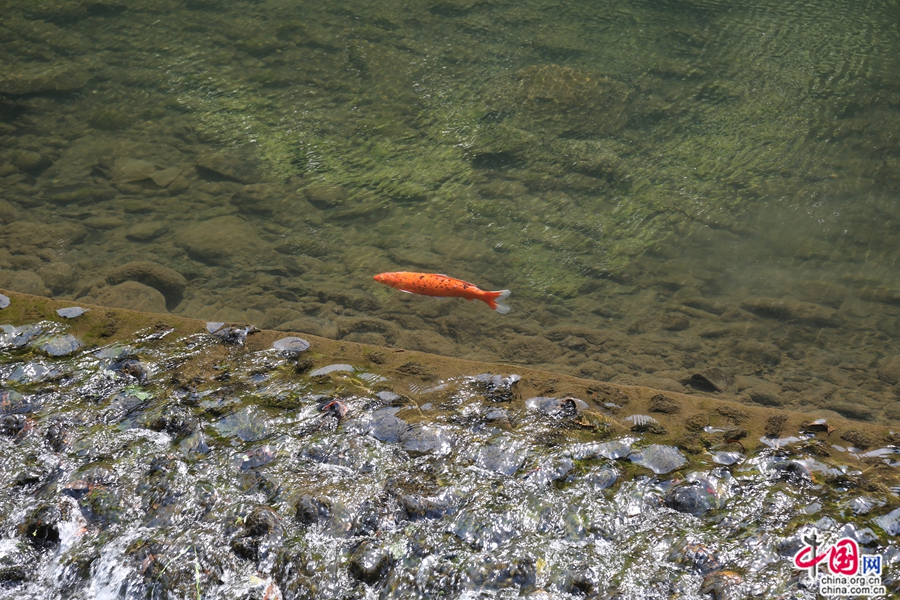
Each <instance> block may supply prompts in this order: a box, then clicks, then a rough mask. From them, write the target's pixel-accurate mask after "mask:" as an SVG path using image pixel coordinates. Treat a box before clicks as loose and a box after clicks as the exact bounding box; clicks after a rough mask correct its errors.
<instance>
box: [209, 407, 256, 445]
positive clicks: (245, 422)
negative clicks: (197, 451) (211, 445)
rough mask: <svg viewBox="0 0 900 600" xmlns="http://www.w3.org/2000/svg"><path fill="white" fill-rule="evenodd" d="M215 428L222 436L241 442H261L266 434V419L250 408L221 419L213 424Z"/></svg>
mask: <svg viewBox="0 0 900 600" xmlns="http://www.w3.org/2000/svg"><path fill="white" fill-rule="evenodd" d="M215 428H216V429H217V430H218V432H219V434H221V435H222V436H224V437H228V438H233V439H236V440H240V441H242V442H255V441H258V440H261V439H263V438H264V437H266V434H267V433H268V425H267V424H266V419H265V418H264V417H263V416H262V415H259V414H258V413H257V412H256V411H254V410H253V409H252V408H245V409H243V410H241V411H238V412H236V413H234V414H231V415H228V416H227V417H223V418H222V419H220V420H219V421H218V422H217V423H216V424H215Z"/></svg>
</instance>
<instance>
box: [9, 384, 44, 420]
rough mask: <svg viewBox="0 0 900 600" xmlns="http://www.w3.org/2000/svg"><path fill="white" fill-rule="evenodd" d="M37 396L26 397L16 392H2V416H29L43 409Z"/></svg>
mask: <svg viewBox="0 0 900 600" xmlns="http://www.w3.org/2000/svg"><path fill="white" fill-rule="evenodd" d="M41 404H42V402H41V400H40V398H38V397H37V396H25V395H23V394H20V393H19V392H17V391H15V390H0V414H17V415H27V414H29V413H33V412H37V411H39V410H40V409H41Z"/></svg>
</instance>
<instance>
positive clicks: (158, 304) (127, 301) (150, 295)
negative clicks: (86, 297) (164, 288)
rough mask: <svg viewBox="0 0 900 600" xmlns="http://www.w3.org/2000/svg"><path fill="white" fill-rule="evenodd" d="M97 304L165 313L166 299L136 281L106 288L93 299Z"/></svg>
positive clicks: (156, 291) (153, 289) (154, 290)
mask: <svg viewBox="0 0 900 600" xmlns="http://www.w3.org/2000/svg"><path fill="white" fill-rule="evenodd" d="M93 301H94V303H95V304H100V305H103V306H115V307H116V308H127V309H129V310H139V311H142V312H152V313H164V312H168V311H167V310H166V298H165V296H163V295H162V294H161V293H160V292H159V291H158V290H156V289H155V288H152V287H150V286H147V285H144V284H142V283H138V282H136V281H126V282H125V283H120V284H119V285H114V286H111V287H108V288H104V289H103V290H101V291H100V293H99V294H97V296H96V297H95V298H94V299H93Z"/></svg>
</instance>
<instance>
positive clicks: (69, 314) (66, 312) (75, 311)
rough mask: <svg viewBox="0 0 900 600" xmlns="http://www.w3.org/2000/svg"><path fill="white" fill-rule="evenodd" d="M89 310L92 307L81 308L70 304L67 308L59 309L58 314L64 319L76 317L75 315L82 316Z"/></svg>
mask: <svg viewBox="0 0 900 600" xmlns="http://www.w3.org/2000/svg"><path fill="white" fill-rule="evenodd" d="M88 310H90V309H87V308H81V307H80V306H69V307H67V308H60V309H57V311H56V314H58V315H59V316H61V317H62V318H64V319H74V318H75V317H80V316H81V315H83V314H84V313H86V312H87V311H88Z"/></svg>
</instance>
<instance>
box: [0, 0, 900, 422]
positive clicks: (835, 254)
mask: <svg viewBox="0 0 900 600" xmlns="http://www.w3.org/2000/svg"><path fill="white" fill-rule="evenodd" d="M0 9H2V14H3V19H2V22H0V52H2V54H3V56H4V61H5V62H4V67H3V72H2V74H0V140H2V144H0V147H2V150H0V160H2V164H0V222H2V230H0V235H2V238H3V244H2V247H0V269H2V270H0V287H5V288H9V289H16V290H19V291H23V292H30V293H36V294H43V295H53V296H56V297H60V298H69V299H72V300H75V299H81V300H82V301H83V302H94V303H99V304H108V305H114V306H122V307H130V308H137V309H141V310H148V311H157V312H165V311H171V312H174V313H178V314H182V315H185V316H194V317H200V318H204V319H209V320H216V321H241V322H249V323H253V324H255V325H257V326H259V327H267V328H281V329H285V330H293V331H301V332H308V333H313V334H320V335H323V336H326V337H331V338H337V339H347V340H351V341H361V342H368V343H374V344H381V345H388V346H395V347H401V348H409V349H416V350H424V351H428V352H434V353H438V354H445V355H452V356H461V357H467V358H473V359H480V360H500V361H505V362H509V363H521V364H529V365H534V366H541V367H544V368H548V369H551V370H556V371H559V372H565V373H572V374H578V375H582V376H587V377H593V378H596V379H600V380H606V381H615V382H619V383H640V384H646V385H651V386H655V387H658V388H662V389H667V390H673V391H680V390H688V391H690V388H689V387H686V384H685V381H687V380H688V377H690V375H691V374H693V373H695V372H697V371H701V370H704V369H707V368H710V367H718V368H720V369H723V370H724V371H725V372H726V373H727V374H728V375H729V376H731V377H732V378H733V379H731V380H730V381H729V383H728V384H727V385H725V386H722V387H721V390H720V392H721V393H722V394H723V395H724V396H727V397H732V398H737V399H741V400H742V401H745V402H753V403H762V404H766V405H770V406H785V407H791V408H798V409H807V410H808V409H819V410H823V411H825V412H823V414H826V415H827V414H828V412H827V411H834V412H836V413H840V414H842V415H845V416H850V417H852V418H856V419H863V420H878V421H892V420H895V419H897V418H898V417H900V407H898V405H897V393H896V392H895V389H894V387H893V386H894V385H895V384H897V383H898V381H900V359H898V358H897V357H898V343H897V339H898V335H900V281H898V276H897V270H896V268H895V267H896V257H897V251H898V242H900V238H898V234H897V231H898V205H897V188H898V186H900V142H898V139H900V64H898V61H900V58H898V57H900V32H898V19H897V16H898V14H900V7H898V5H897V3H896V2H894V1H884V2H863V3H859V2H844V1H839V0H829V1H827V2H810V1H807V0H803V1H787V2H772V1H768V0H754V1H752V2H742V3H729V2H718V1H715V0H709V1H706V0H693V1H691V0H685V1H681V2H678V1H663V2H659V1H654V2H625V3H623V2H591V3H581V2H559V1H544V0H528V1H524V2H479V1H477V0H421V1H418V0H416V1H411V2H366V1H360V0H354V1H349V2H342V3H338V4H318V3H296V2H284V1H281V0H272V1H259V2H229V3H222V2H212V1H209V0H189V1H185V2H179V1H175V0H146V1H144V0H137V1H135V2H128V3H124V2H122V3H118V2H115V1H114V0H93V1H83V2H82V1H80V0H58V1H57V0H49V1H35V2H25V3H23V2H8V1H7V2H2V3H0ZM392 270H413V271H428V272H437V273H447V274H449V275H452V276H456V277H460V278H464V279H466V280H469V281H472V282H473V283H475V284H477V285H479V286H481V287H483V288H489V289H503V288H507V289H510V290H512V296H511V299H510V303H511V305H512V307H513V312H511V313H510V314H508V315H498V314H495V313H493V312H491V311H489V310H488V309H486V307H485V306H484V305H482V304H480V303H479V304H478V305H475V304H469V303H465V302H463V301H460V300H450V301H446V302H437V301H434V300H431V299H428V298H422V297H411V296H408V295H404V294H400V293H398V292H397V291H396V290H393V289H390V288H387V287H384V286H381V285H379V284H378V283H376V282H374V281H373V280H372V275H374V274H375V273H378V272H381V271H392Z"/></svg>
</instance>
